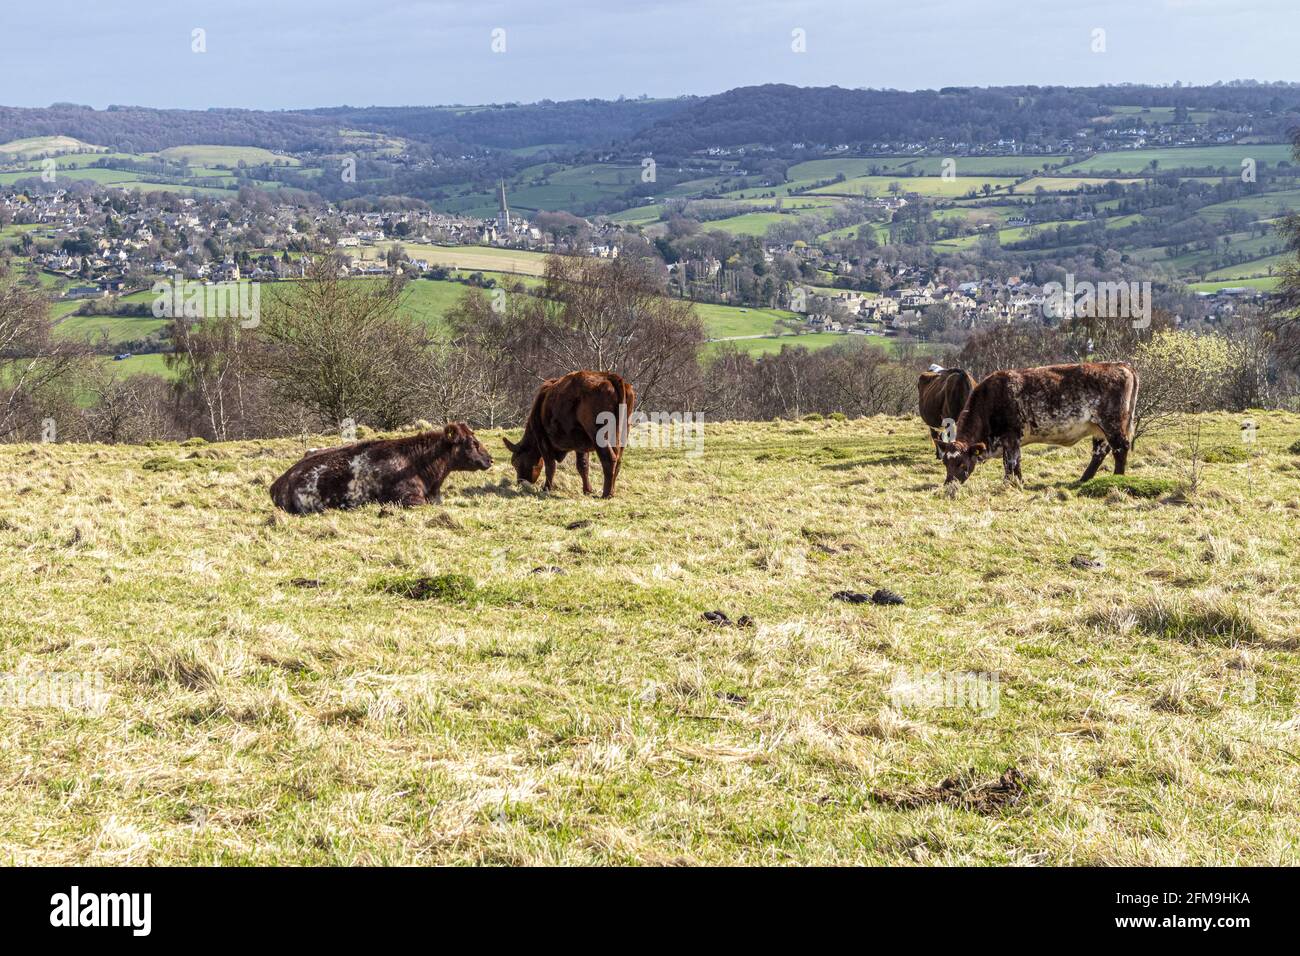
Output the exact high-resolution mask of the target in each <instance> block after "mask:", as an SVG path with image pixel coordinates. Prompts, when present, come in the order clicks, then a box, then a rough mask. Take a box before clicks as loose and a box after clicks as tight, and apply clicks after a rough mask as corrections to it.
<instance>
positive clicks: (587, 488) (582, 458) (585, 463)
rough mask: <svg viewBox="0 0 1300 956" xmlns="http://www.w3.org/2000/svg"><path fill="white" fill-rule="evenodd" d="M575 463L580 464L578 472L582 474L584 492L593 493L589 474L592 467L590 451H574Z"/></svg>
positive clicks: (586, 493) (585, 493)
mask: <svg viewBox="0 0 1300 956" xmlns="http://www.w3.org/2000/svg"><path fill="white" fill-rule="evenodd" d="M573 463H574V464H575V465H577V466H578V474H579V475H581V476H582V493H583V494H584V495H589V494H591V478H590V477H589V476H588V472H589V469H590V467H591V461H590V459H589V453H588V452H585V451H579V452H574V455H573Z"/></svg>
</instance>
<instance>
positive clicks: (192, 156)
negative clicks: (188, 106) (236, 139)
mask: <svg viewBox="0 0 1300 956" xmlns="http://www.w3.org/2000/svg"><path fill="white" fill-rule="evenodd" d="M158 155H159V156H161V157H162V158H163V159H169V160H171V161H172V162H174V163H190V164H193V165H195V166H238V165H239V164H240V163H244V164H245V165H247V166H277V165H279V166H297V165H299V160H297V159H294V158H293V157H292V156H283V155H281V154H280V153H273V152H271V151H270V150H269V149H262V148H261V147H258V146H172V147H171V148H169V149H164V150H163V151H162V152H160V153H159V154H158Z"/></svg>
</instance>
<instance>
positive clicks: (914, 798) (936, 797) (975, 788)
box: [871, 767, 1028, 815]
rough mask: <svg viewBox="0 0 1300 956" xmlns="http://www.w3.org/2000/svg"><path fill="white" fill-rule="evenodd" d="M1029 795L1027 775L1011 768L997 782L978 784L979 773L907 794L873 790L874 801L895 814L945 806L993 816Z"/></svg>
mask: <svg viewBox="0 0 1300 956" xmlns="http://www.w3.org/2000/svg"><path fill="white" fill-rule="evenodd" d="M1027 792H1028V787H1027V783H1026V780H1025V775H1024V774H1022V773H1021V772H1020V771H1019V770H1017V769H1016V768H1015V767H1010V768H1008V769H1007V770H1006V771H1004V772H1003V774H1002V776H1000V777H998V778H997V779H996V780H976V779H975V771H974V770H973V769H972V770H967V771H966V772H965V773H960V774H955V775H954V776H951V777H948V778H947V779H946V780H943V781H942V782H940V783H938V784H936V785H934V786H928V787H927V786H922V787H912V788H910V789H905V790H897V791H892V792H891V791H888V790H873V791H871V799H872V800H874V801H876V802H877V803H882V804H884V805H885V806H887V807H892V808H893V809H895V810H917V809H920V808H921V807H927V806H934V805H936V804H944V805H946V806H950V807H956V808H957V809H959V810H969V811H971V812H972V813H979V814H985V815H987V814H991V813H997V812H998V811H999V810H1003V809H1006V808H1007V807H1014V806H1015V805H1016V804H1018V803H1019V802H1020V801H1021V800H1023V799H1024V797H1025V794H1026V793H1027Z"/></svg>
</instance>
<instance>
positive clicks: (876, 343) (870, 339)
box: [706, 332, 892, 358]
mask: <svg viewBox="0 0 1300 956" xmlns="http://www.w3.org/2000/svg"><path fill="white" fill-rule="evenodd" d="M724 345H725V346H729V347H732V348H735V349H737V350H738V351H741V352H744V353H745V354H747V355H752V356H754V357H755V358H757V357H758V356H760V355H772V354H774V353H776V352H780V351H781V349H783V348H785V347H787V346H790V347H795V346H798V347H799V348H804V349H807V350H808V351H810V352H813V351H816V350H817V349H824V348H826V347H827V346H830V345H855V346H856V345H869V346H872V347H874V348H881V349H886V350H888V349H889V348H891V347H892V346H891V344H890V341H889V340H888V339H885V338H883V337H881V336H876V335H849V334H847V333H844V332H803V333H800V334H798V335H793V334H791V335H765V336H763V337H762V338H746V339H728V340H724V341H714V342H710V343H709V344H708V346H706V348H707V350H708V351H711V352H716V351H717V350H718V349H719V348H721V347H723V346H724Z"/></svg>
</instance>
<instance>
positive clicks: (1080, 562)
mask: <svg viewBox="0 0 1300 956" xmlns="http://www.w3.org/2000/svg"><path fill="white" fill-rule="evenodd" d="M1070 567H1072V568H1078V569H1079V570H1080V571H1099V570H1101V568H1102V567H1103V565H1102V562H1101V561H1100V560H1098V559H1096V558H1090V557H1088V556H1087V555H1086V554H1076V555H1075V556H1074V557H1072V558H1071V559H1070Z"/></svg>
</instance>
